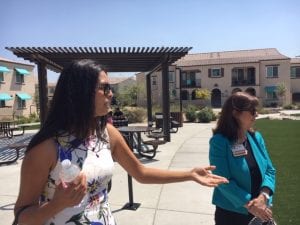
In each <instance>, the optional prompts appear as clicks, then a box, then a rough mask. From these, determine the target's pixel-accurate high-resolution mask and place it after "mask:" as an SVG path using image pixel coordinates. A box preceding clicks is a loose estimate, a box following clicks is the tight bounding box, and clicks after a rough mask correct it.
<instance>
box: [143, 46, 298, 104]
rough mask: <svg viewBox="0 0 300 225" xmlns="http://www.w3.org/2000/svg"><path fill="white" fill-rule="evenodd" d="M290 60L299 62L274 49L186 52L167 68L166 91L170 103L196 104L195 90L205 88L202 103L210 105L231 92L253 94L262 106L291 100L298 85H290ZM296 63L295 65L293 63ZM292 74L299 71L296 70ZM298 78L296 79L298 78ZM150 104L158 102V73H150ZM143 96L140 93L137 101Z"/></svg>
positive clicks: (223, 99)
mask: <svg viewBox="0 0 300 225" xmlns="http://www.w3.org/2000/svg"><path fill="white" fill-rule="evenodd" d="M291 63H292V64H293V65H294V66H295V67H296V66H297V65H298V66H299V65H300V64H299V61H297V60H292V61H291V59H290V58H289V57H287V56H284V55H282V54H281V53H280V52H278V50H277V49H275V48H268V49H254V50H240V51H225V52H210V53H198V54H188V55H186V56H185V57H183V58H181V59H180V60H178V61H177V62H175V63H174V65H172V66H170V67H169V90H170V100H171V102H172V101H173V102H176V101H178V100H179V99H180V97H181V99H182V104H183V105H184V106H185V105H188V104H193V105H199V104H203V101H201V100H199V99H197V98H196V90H197V89H207V90H209V91H210V93H211V98H210V99H209V100H208V101H206V102H205V104H206V105H209V106H212V107H221V106H222V105H223V103H224V101H225V100H226V99H227V97H228V96H229V95H230V94H231V93H233V92H235V91H247V92H250V93H251V94H253V95H255V96H257V97H258V98H259V100H260V101H261V103H262V105H264V106H277V105H281V104H283V105H286V104H289V103H291V101H292V96H293V93H294V92H299V89H300V85H296V86H297V88H298V89H297V88H296V86H295V87H294V84H292V85H291V79H297V76H300V75H295V76H296V77H295V78H291V76H290V74H291ZM297 63H298V64H297ZM294 70H296V72H295V73H296V74H299V73H298V72H300V71H299V69H298V67H296V69H293V71H294ZM298 80H299V81H300V79H298ZM137 82H138V83H143V82H144V83H145V74H143V73H139V74H137ZM278 86H284V87H285V90H286V91H285V95H284V96H283V97H280V96H278V91H277V87H278ZM151 90H152V101H153V104H158V105H160V104H161V99H162V98H161V73H160V72H156V73H153V74H151ZM144 103H145V99H143V97H142V96H141V97H140V98H139V104H141V105H143V104H144Z"/></svg>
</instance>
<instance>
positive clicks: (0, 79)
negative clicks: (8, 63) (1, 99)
mask: <svg viewBox="0 0 300 225" xmlns="http://www.w3.org/2000/svg"><path fill="white" fill-rule="evenodd" d="M3 82H4V74H3V72H0V83H3Z"/></svg>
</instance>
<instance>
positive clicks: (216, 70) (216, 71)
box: [211, 69, 221, 77]
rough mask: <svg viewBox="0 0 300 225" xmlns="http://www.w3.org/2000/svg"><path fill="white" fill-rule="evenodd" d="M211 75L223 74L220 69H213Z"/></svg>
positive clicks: (218, 75)
mask: <svg viewBox="0 0 300 225" xmlns="http://www.w3.org/2000/svg"><path fill="white" fill-rule="evenodd" d="M211 76H212V77H220V76H221V70H220V69H211Z"/></svg>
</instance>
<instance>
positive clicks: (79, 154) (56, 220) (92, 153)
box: [40, 130, 116, 225]
mask: <svg viewBox="0 0 300 225" xmlns="http://www.w3.org/2000/svg"><path fill="white" fill-rule="evenodd" d="M104 137H105V140H107V141H105V140H100V139H98V138H97V137H96V136H91V137H89V138H87V139H86V140H84V141H82V140H79V139H77V138H75V137H74V136H72V135H67V134H62V135H60V136H59V137H57V138H56V144H57V151H58V152H57V153H58V160H57V165H56V167H55V168H54V169H53V170H52V171H51V172H50V174H49V177H48V182H47V184H46V186H45V189H44V193H43V194H42V195H41V198H40V201H41V203H43V202H46V201H50V200H51V199H52V198H53V195H54V191H55V187H56V185H55V184H57V183H58V182H59V172H60V169H61V161H62V160H64V159H69V160H70V161H71V162H72V163H73V164H76V165H78V166H79V167H80V168H81V170H82V171H83V172H84V173H85V174H86V176H87V187H88V189H87V194H86V196H85V197H84V198H83V200H82V201H81V203H80V204H79V205H77V206H75V207H69V208H65V209H64V210H62V211H61V212H59V213H58V214H56V215H55V216H53V217H52V218H51V219H49V220H48V221H47V222H46V223H45V224H46V225H63V224H68V225H73V224H74V225H80V224H84V225H86V224H92V225H115V224H116V223H115V220H114V218H113V216H112V213H111V210H110V207H109V204H108V195H107V186H108V182H109V181H110V180H111V177H112V173H113V168H114V162H113V159H112V156H111V151H110V146H109V140H108V134H107V130H105V133H104Z"/></svg>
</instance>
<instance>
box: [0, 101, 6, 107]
mask: <svg viewBox="0 0 300 225" xmlns="http://www.w3.org/2000/svg"><path fill="white" fill-rule="evenodd" d="M4 107H5V101H4V100H1V101H0V108H4Z"/></svg>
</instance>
